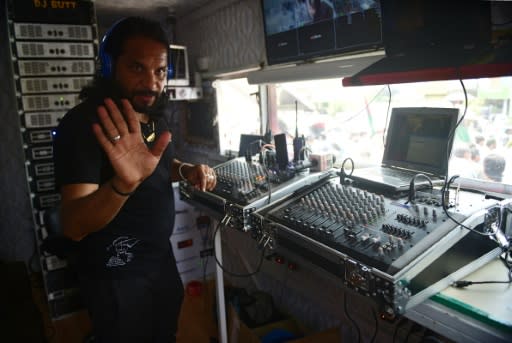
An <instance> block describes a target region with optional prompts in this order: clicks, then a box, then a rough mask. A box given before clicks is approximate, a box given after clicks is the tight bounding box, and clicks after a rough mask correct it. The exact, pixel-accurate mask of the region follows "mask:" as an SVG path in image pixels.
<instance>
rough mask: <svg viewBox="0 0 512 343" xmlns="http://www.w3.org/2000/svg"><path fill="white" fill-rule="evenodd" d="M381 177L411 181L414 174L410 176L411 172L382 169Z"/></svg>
mask: <svg viewBox="0 0 512 343" xmlns="http://www.w3.org/2000/svg"><path fill="white" fill-rule="evenodd" d="M382 175H383V176H389V177H396V178H399V179H412V177H413V176H414V174H412V173H411V172H407V171H403V170H397V169H388V168H384V169H382Z"/></svg>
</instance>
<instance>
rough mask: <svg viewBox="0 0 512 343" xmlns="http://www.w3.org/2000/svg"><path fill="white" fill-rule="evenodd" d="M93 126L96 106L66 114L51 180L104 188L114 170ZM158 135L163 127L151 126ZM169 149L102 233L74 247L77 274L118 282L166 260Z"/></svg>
mask: <svg viewBox="0 0 512 343" xmlns="http://www.w3.org/2000/svg"><path fill="white" fill-rule="evenodd" d="M95 121H97V115H96V108H95V105H93V104H91V103H84V104H81V105H79V106H78V107H75V108H74V109H72V110H71V111H70V112H68V113H67V114H66V115H65V116H64V118H63V119H62V121H61V123H60V124H59V126H58V128H57V130H56V134H55V138H54V154H55V166H56V180H57V185H58V186H59V187H60V186H61V185H63V184H70V183H92V184H100V185H101V184H103V183H105V182H107V181H108V180H109V179H110V178H111V177H112V176H113V170H112V167H111V166H110V163H109V162H108V159H107V157H106V155H105V154H104V152H103V150H102V148H101V146H100V145H99V143H98V142H97V140H96V137H95V136H94V133H93V131H92V123H93V122H95ZM155 129H156V132H157V135H158V134H159V133H161V132H162V131H163V130H167V126H166V124H165V122H164V121H163V120H157V121H156V123H155ZM171 161H172V148H171V145H170V144H169V146H168V147H167V149H166V151H165V152H164V155H163V156H162V158H161V160H160V163H159V164H158V166H157V168H156V170H155V172H154V173H153V174H152V175H151V176H150V177H148V178H147V179H146V180H144V182H143V183H142V184H141V185H140V186H139V187H138V188H137V189H136V191H135V193H134V194H133V195H132V196H130V197H129V198H128V200H127V201H126V203H125V204H124V206H123V207H122V208H121V210H120V212H119V213H118V215H117V216H116V217H115V218H114V219H113V220H112V221H111V222H110V223H109V224H108V225H107V226H106V227H105V228H103V229H101V230H100V231H97V232H94V233H91V234H89V235H88V236H86V237H85V238H84V239H82V240H81V241H80V243H79V244H78V252H77V264H78V268H79V271H80V272H82V273H87V274H89V276H91V277H98V278H103V277H115V278H123V277H125V276H128V277H129V276H131V275H133V274H134V273H135V274H137V273H142V272H143V271H146V270H151V269H154V268H155V267H156V266H157V265H158V263H159V261H160V260H161V259H162V258H164V257H165V256H167V255H169V254H170V249H171V248H170V243H169V237H170V235H171V234H172V229H173V223H174V198H173V195H174V193H173V191H172V184H171V181H170V165H171Z"/></svg>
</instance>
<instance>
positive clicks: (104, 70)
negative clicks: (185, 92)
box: [98, 17, 174, 80]
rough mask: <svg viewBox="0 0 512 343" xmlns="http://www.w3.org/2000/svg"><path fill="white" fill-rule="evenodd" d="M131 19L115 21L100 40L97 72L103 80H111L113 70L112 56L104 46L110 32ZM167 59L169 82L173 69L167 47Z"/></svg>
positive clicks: (110, 34) (172, 75)
mask: <svg viewBox="0 0 512 343" xmlns="http://www.w3.org/2000/svg"><path fill="white" fill-rule="evenodd" d="M132 18H133V17H130V18H123V19H120V20H118V21H116V22H115V23H114V24H113V25H112V26H111V27H110V28H109V29H108V30H107V32H106V33H105V35H104V36H103V38H102V39H101V42H100V46H99V49H98V50H99V51H98V60H99V63H100V66H99V72H100V75H101V76H102V77H103V78H105V79H110V78H112V74H113V69H114V65H113V60H112V56H111V55H110V54H109V53H108V52H106V51H105V49H106V46H107V44H108V41H109V39H111V38H110V37H111V36H112V32H115V30H116V29H117V28H118V27H119V25H120V24H121V23H123V22H125V21H126V20H128V19H132ZM162 30H163V29H162ZM167 59H168V60H167V80H170V79H172V78H173V77H174V68H173V65H172V60H171V52H170V48H169V46H168V47H167Z"/></svg>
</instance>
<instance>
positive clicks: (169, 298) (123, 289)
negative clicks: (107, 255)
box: [80, 260, 183, 343]
mask: <svg viewBox="0 0 512 343" xmlns="http://www.w3.org/2000/svg"><path fill="white" fill-rule="evenodd" d="M170 263H171V261H170V260H169V261H167V263H165V264H162V265H161V266H160V267H161V269H160V270H159V271H154V272H151V273H146V274H145V275H141V276H137V277H134V278H131V279H130V280H126V279H120V280H113V281H104V280H94V279H87V278H82V279H81V280H80V285H81V289H83V290H85V291H83V292H82V296H83V298H84V302H85V303H87V304H88V308H89V311H90V314H91V318H92V322H93V327H94V338H95V340H94V342H95V343H98V342H99V343H105V342H107V343H116V342H123V343H130V342H133V343H144V342H151V343H160V342H165V343H169V342H176V336H175V335H176V331H177V325H178V316H179V311H180V306H181V302H182V298H183V287H182V286H181V282H180V281H179V279H176V278H173V277H171V275H172V273H170V272H169V270H170V269H173V268H176V266H175V264H174V266H173V265H171V264H170Z"/></svg>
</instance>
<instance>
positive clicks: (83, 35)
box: [6, 0, 98, 320]
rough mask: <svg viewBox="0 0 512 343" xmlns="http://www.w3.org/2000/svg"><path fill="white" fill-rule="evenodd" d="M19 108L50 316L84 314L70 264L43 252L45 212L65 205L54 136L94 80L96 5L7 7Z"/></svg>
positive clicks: (21, 1)
mask: <svg viewBox="0 0 512 343" xmlns="http://www.w3.org/2000/svg"><path fill="white" fill-rule="evenodd" d="M6 13H7V18H8V20H7V26H8V27H7V32H8V34H9V49H10V55H11V61H12V71H13V75H14V84H13V87H14V88H15V92H14V93H15V96H16V99H15V102H16V104H17V111H18V115H19V119H20V130H21V138H22V142H21V144H22V147H23V151H24V153H25V166H26V168H25V169H26V177H27V184H28V188H29V191H30V198H31V200H32V202H31V205H32V213H33V219H34V230H35V237H36V241H37V243H38V244H37V247H38V253H39V257H40V262H41V269H42V273H43V279H44V287H45V291H46V294H47V298H48V305H49V309H50V316H51V318H52V319H53V320H55V319H60V318H62V317H64V316H67V315H70V314H72V313H74V312H76V311H79V310H81V309H83V305H82V304H81V301H80V296H79V292H78V280H77V277H76V274H75V273H74V271H73V268H72V266H71V265H70V263H69V261H68V260H67V259H66V258H59V257H58V256H55V255H52V254H49V253H48V252H46V251H44V249H42V244H43V242H44V240H45V239H46V238H47V236H48V230H47V228H48V223H46V222H45V212H46V211H48V210H49V209H51V208H54V207H56V206H58V204H59V201H60V195H59V193H58V190H57V189H56V184H55V175H54V165H53V146H52V140H53V133H54V129H55V127H56V126H57V125H58V123H59V120H60V118H62V116H63V115H64V114H65V113H66V111H68V110H69V109H71V108H72V107H74V106H75V105H77V104H78V103H79V102H80V100H79V96H78V95H79V92H80V90H81V88H82V87H83V86H84V85H86V84H88V83H89V82H91V81H92V80H93V75H94V73H95V61H94V60H95V56H96V52H97V45H98V38H97V24H96V14H95V10H94V4H93V2H92V1H28V0H16V1H14V0H10V1H7V2H6Z"/></svg>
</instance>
